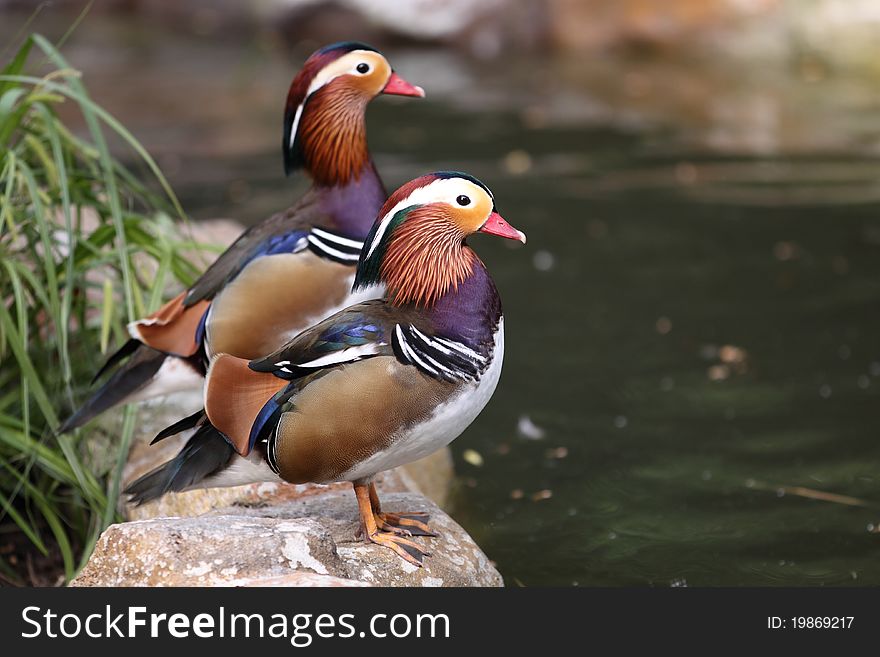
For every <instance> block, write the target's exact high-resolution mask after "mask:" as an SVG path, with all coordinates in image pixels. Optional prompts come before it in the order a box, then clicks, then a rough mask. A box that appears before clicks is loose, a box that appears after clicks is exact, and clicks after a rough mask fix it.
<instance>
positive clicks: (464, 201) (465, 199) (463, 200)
mask: <svg viewBox="0 0 880 657" xmlns="http://www.w3.org/2000/svg"><path fill="white" fill-rule="evenodd" d="M455 202H456V203H458V204H459V205H470V204H471V198H470V196H465V195H464V194H462V195H461V196H459V197H458V198H457V199H455Z"/></svg>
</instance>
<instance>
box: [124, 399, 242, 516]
mask: <svg viewBox="0 0 880 657" xmlns="http://www.w3.org/2000/svg"><path fill="white" fill-rule="evenodd" d="M190 417H192V416H190ZM187 419H189V418H187ZM178 424H179V423H178ZM169 428H170V427H169ZM234 454H235V450H234V449H233V447H232V445H230V444H229V442H228V441H227V440H226V438H225V437H224V436H223V434H222V433H220V432H219V431H217V429H215V428H214V425H212V424H211V423H210V422H208V421H207V420H205V422H204V423H203V424H202V425H201V426H200V427H199V429H198V430H197V431H196V432H195V433H194V434H193V436H192V437H191V438H190V439H189V440H188V441H187V443H186V445H184V447H183V449H181V450H180V452H179V453H178V454H177V456H175V457H174V458H173V459H171V460H170V461H168V462H167V463H164V464H162V465H160V466H159V467H158V468H156V469H155V470H153V471H151V472H148V473H147V474H145V475H144V476H142V477H140V478H139V479H137V480H136V481H134V482H133V483H132V484H130V485H129V486H128V488H126V489H125V491H124V492H125V494H126V495H129V496H130V498H129V501H130V502H133V503H135V504H137V505H141V504H144V503H146V502H150V501H152V500H155V499H158V498H160V497H162V496H163V495H164V494H165V493H170V492H180V491H184V490H187V489H189V488H192V487H194V486H196V485H198V484H199V483H200V482H201V481H203V480H204V479H205V478H206V477H209V476H211V475H212V474H215V473H216V472H219V471H220V470H222V469H223V468H225V467H226V466H227V465H228V464H229V462H230V460H231V459H232V456H233V455H234Z"/></svg>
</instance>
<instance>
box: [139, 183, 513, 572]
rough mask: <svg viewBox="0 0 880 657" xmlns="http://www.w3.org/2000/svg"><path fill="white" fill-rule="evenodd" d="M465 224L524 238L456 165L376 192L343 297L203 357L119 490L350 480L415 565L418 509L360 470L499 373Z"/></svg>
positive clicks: (482, 270)
mask: <svg viewBox="0 0 880 657" xmlns="http://www.w3.org/2000/svg"><path fill="white" fill-rule="evenodd" d="M476 232H482V233H489V234H492V235H499V236H501V237H506V238H510V239H515V240H519V241H521V242H525V235H523V233H521V232H520V231H518V230H516V229H515V228H513V227H511V226H510V225H509V224H507V223H506V222H505V221H504V219H502V218H501V216H500V215H499V214H498V213H497V212H496V210H495V205H494V199H493V197H492V194H491V192H490V191H489V190H488V189H487V188H486V187H485V185H483V184H482V183H481V182H480V181H478V180H477V179H475V178H472V177H471V176H469V175H467V174H463V173H457V172H441V173H434V174H429V175H426V176H423V177H421V178H418V179H416V180H413V181H411V182H409V183H407V184H405V185H404V186H403V187H401V188H400V189H398V190H397V191H396V192H395V193H394V194H392V195H391V197H390V198H389V199H388V200H387V201H386V203H385V205H384V206H383V207H382V210H381V212H380V213H379V216H378V219H377V220H376V223H375V225H374V227H373V229H372V230H371V232H370V233H369V235H368V236H367V238H366V242H365V248H364V249H363V251H362V253H361V256H360V260H359V263H358V268H357V277H356V279H355V283H354V287H355V289H357V290H365V289H370V288H375V287H376V286H384V288H385V290H386V291H385V294H384V296H383V298H382V299H374V300H370V301H365V302H362V303H358V304H355V305H352V306H350V307H348V308H346V309H345V310H342V311H340V312H338V313H336V314H335V315H333V316H331V317H329V318H327V319H325V320H324V321H322V322H320V323H319V324H317V325H315V326H314V327H312V328H310V329H308V330H306V331H304V332H302V333H300V334H299V335H297V336H296V337H295V338H293V339H292V340H290V341H289V342H288V343H287V344H286V345H284V346H283V347H282V348H280V349H278V350H277V351H275V352H274V353H272V354H271V355H269V356H265V357H263V358H259V359H256V360H251V361H250V362H248V361H247V359H245V358H239V357H236V356H233V355H229V354H223V353H221V354H218V355H216V356H215V357H214V358H213V359H212V362H211V366H210V368H209V370H208V376H207V384H206V388H205V409H204V412H200V413H198V414H196V415H194V416H191V417H190V418H187V419H185V420H182V421H181V422H179V423H177V424H176V425H174V426H172V427H169V428H168V429H166V430H165V431H163V432H162V433H160V434H159V436H157V440H158V439H161V438H163V437H165V436H167V435H172V434H173V433H177V432H178V431H180V430H182V429H184V428H189V427H193V426H197V427H198V429H197V430H196V432H195V433H194V434H193V436H192V437H191V438H190V439H189V441H188V442H187V444H186V446H185V447H184V448H183V449H182V450H181V452H180V453H179V454H178V455H177V456H176V457H175V458H174V459H172V460H171V461H169V462H168V463H166V464H164V465H162V466H160V467H159V468H157V469H156V470H154V471H153V472H151V473H149V474H147V475H144V476H143V477H141V478H140V479H138V480H137V481H136V482H134V483H133V484H132V485H131V486H130V487H129V488H128V490H127V491H126V492H127V493H128V494H130V495H131V496H132V501H135V502H139V503H142V502H145V501H148V500H151V499H154V498H157V497H159V496H161V495H162V494H164V493H166V492H168V491H180V490H185V489H188V488H191V487H194V486H196V485H200V486H224V485H232V484H240V483H245V482H253V481H278V480H279V479H281V480H283V481H287V482H291V483H306V482H315V483H329V482H335V481H350V482H352V483H353V485H354V490H355V494H356V496H357V500H358V508H359V511H360V518H361V524H362V527H361V531H362V533H363V536H364V537H365V540H368V541H372V542H374V543H378V544H381V545H385V546H387V547H389V548H391V549H392V550H394V551H395V552H396V553H397V554H399V555H400V556H401V557H403V558H404V559H406V560H407V561H410V562H412V563H415V564H419V565H420V564H421V561H422V557H423V556H424V555H425V554H427V553H426V552H424V551H423V550H422V548H421V547H419V545H418V544H416V543H415V542H414V541H412V540H411V539H410V538H408V536H411V535H432V534H431V532H430V530H429V528H428V527H427V525H426V524H425V523H424V522H423V519H424V518H423V517H422V518H420V517H419V516H420V514H407V513H403V514H390V513H384V512H382V510H381V507H380V505H379V499H378V496H377V493H376V489H375V486H374V484H373V483H372V480H373V477H374V475H376V474H377V473H379V472H382V471H384V470H388V469H390V468H394V467H396V466H399V465H402V464H404V463H409V462H411V461H415V460H416V459H419V458H421V457H423V456H426V455H428V454H430V453H431V452H433V451H435V450H437V449H439V448H441V447H443V446H445V445H447V444H449V443H450V442H451V441H452V440H453V439H455V438H456V437H457V436H459V435H460V434H461V433H462V432H463V431H464V430H465V428H467V427H468V425H470V423H471V422H472V421H473V420H474V419H475V418H476V417H477V415H478V414H479V413H480V411H481V410H482V409H483V407H484V406H485V405H486V404H487V403H488V401H489V399H490V398H491V396H492V394H493V392H494V391H495V387H496V385H497V383H498V379H499V376H500V374H501V362H502V358H503V354H504V320H503V317H502V311H501V299H500V298H499V295H498V291H497V290H496V288H495V284H494V283H493V281H492V278H491V277H490V276H489V273H488V271H487V270H486V267H485V265H484V264H483V263H482V261H481V260H480V259H479V258H478V257H477V255H476V254H475V253H474V251H473V250H471V248H470V247H468V246H467V244H466V238H467V237H468V236H469V235H472V234H473V233H476Z"/></svg>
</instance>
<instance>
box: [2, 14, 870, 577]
mask: <svg viewBox="0 0 880 657" xmlns="http://www.w3.org/2000/svg"><path fill="white" fill-rule="evenodd" d="M84 6H85V3H84V2H82V1H77V0H56V1H55V2H51V3H39V2H36V1H25V0H0V49H2V48H5V51H4V54H3V56H2V58H3V59H4V60H5V59H6V58H8V57H10V56H11V54H12V53H13V52H14V48H15V47H16V46H17V44H18V43H19V42H20V39H21V38H23V37H24V36H25V35H26V34H27V33H28V32H29V31H31V30H36V31H38V32H41V33H43V34H45V35H46V36H48V37H50V38H52V39H58V38H60V37H61V36H62V35H63V34H64V33H65V32H66V31H67V30H68V28H69V27H70V26H71V24H72V23H73V22H74V21H75V20H76V18H77V16H78V15H79V14H80V12H81V11H82V10H83V7H84ZM38 7H39V8H40V10H39V11H38V12H37V13H36V15H35V16H34V10H35V9H36V8H38ZM29 21H30V22H29ZM337 40H361V41H367V42H369V43H371V44H372V45H374V46H376V47H378V48H379V49H381V50H382V51H383V52H384V53H385V54H386V55H387V56H388V58H389V59H390V61H391V62H392V64H393V65H394V67H395V68H396V70H397V71H398V72H399V73H400V74H401V75H402V76H404V77H405V78H406V79H407V80H409V81H411V82H413V83H415V84H419V85H422V86H423V87H424V88H425V89H426V91H427V98H426V99H425V100H424V101H418V102H416V101H412V100H405V99H404V100H399V99H392V98H380V99H379V100H378V101H377V102H375V103H373V104H372V106H371V108H370V110H369V114H368V125H369V135H370V143H371V147H372V150H373V154H374V156H375V159H376V162H377V165H378V167H379V169H380V171H381V173H382V175H383V177H384V179H385V181H386V184H387V185H388V187H389V189H394V188H395V187H396V186H398V185H399V184H401V183H403V182H405V181H406V180H409V179H411V178H413V177H415V176H416V175H420V174H422V173H424V172H427V171H431V170H437V169H445V168H455V169H461V170H465V171H468V172H470V173H472V174H474V175H476V176H478V177H479V178H481V179H482V180H483V181H484V182H486V183H487V184H488V185H489V187H490V188H492V190H493V191H494V193H495V196H496V198H497V199H498V207H499V210H500V211H501V212H502V214H504V216H505V217H506V218H507V219H509V220H510V222H511V223H512V224H514V225H515V226H517V227H518V228H520V229H522V230H523V231H525V232H526V233H527V234H528V236H529V243H528V245H527V247H525V248H511V249H508V248H507V247H506V245H505V244H500V243H498V242H499V241H497V240H495V241H493V240H485V241H483V240H479V242H478V243H477V242H475V246H476V247H477V249H478V250H479V252H480V254H481V256H483V258H484V259H485V260H486V262H487V264H488V265H489V267H490V270H491V271H492V273H493V275H494V276H495V278H496V280H497V283H498V286H499V288H500V290H501V293H502V297H503V299H504V303H505V314H506V316H507V341H508V347H507V353H506V355H505V365H504V367H505V371H504V375H503V377H502V381H501V384H500V386H499V389H498V392H497V393H496V395H495V397H494V400H493V401H492V403H491V404H490V405H489V407H488V408H487V409H486V411H485V412H484V413H483V414H482V415H481V416H480V418H479V419H478V420H477V422H476V423H475V424H474V425H473V426H472V427H471V429H469V430H468V431H467V432H466V433H465V435H464V436H462V437H461V438H460V439H459V440H457V441H456V442H455V443H453V445H452V448H453V451H454V454H455V458H456V468H457V473H458V480H457V485H456V491H455V496H454V501H453V506H452V508H451V512H452V514H453V516H454V517H455V518H456V520H458V521H459V522H460V523H461V524H462V525H463V526H464V527H465V528H466V529H467V530H468V531H469V532H470V533H471V534H472V535H473V536H474V538H475V539H476V541H477V542H478V543H479V544H480V545H481V547H483V549H484V550H485V551H486V552H487V554H488V555H489V556H490V558H492V559H493V560H494V561H495V562H496V563H497V565H498V567H499V569H500V571H501V573H502V574H503V575H504V577H505V579H506V582H507V584H508V585H525V586H535V585H562V586H570V585H580V586H589V585H655V586H687V585H691V586H694V585H696V586H705V585H772V584H787V585H846V584H850V585H877V584H880V561H878V559H877V550H878V546H880V529H878V526H880V471H878V466H880V441H878V437H877V427H878V422H877V420H878V415H880V406H878V399H880V307H878V299H880V161H878V158H877V155H878V149H880V122H878V120H877V117H878V111H880V56H878V54H880V53H878V47H880V4H878V3H876V2H875V1H873V0H799V1H798V2H792V1H789V2H786V1H785V0H666V1H665V2H662V3H660V2H654V1H653V0H582V1H577V0H516V1H514V0H483V1H482V2H472V1H467V0H443V1H441V0H396V1H395V2H373V1H370V0H335V1H333V2H314V1H310V0H255V1H253V2H233V1H232V0H187V1H180V2H175V3H171V2H164V1H162V0H101V1H99V2H96V3H94V5H93V7H92V8H91V10H90V11H89V13H88V14H87V16H86V17H85V19H84V20H82V22H81V23H80V24H79V25H78V26H77V27H76V29H75V30H74V31H73V33H72V34H71V35H70V36H69V37H68V38H67V40H66V41H65V43H64V45H63V48H62V51H63V52H64V54H65V55H66V57H67V58H68V59H69V60H70V61H71V63H72V64H73V65H74V66H75V67H77V68H78V69H79V70H81V71H82V73H83V78H84V81H85V82H86V84H87V85H88V87H89V89H90V93H91V95H92V97H93V98H94V99H95V100H96V101H97V102H98V103H100V104H102V105H103V106H104V107H106V108H107V109H108V110H109V111H110V112H111V113H113V114H114V115H115V116H116V117H117V118H119V119H120V120H121V121H122V123H124V124H125V125H126V126H127V127H128V128H129V129H130V130H131V132H132V133H134V135H135V136H136V137H137V138H138V139H140V140H141V141H142V142H143V143H144V145H145V146H146V147H147V149H148V150H149V151H150V152H151V153H152V154H153V155H154V156H155V157H156V159H157V161H158V163H159V165H160V166H161V168H162V170H163V171H164V173H165V174H166V175H167V177H168V178H169V180H170V181H171V184H172V186H173V187H174V189H175V190H176V192H177V193H178V195H179V196H180V198H181V201H182V203H183V206H184V208H185V209H186V211H187V213H188V214H189V215H190V216H191V217H193V218H194V219H209V218H218V217H229V218H233V219H236V220H238V221H240V222H243V223H245V224H250V223H254V222H257V221H259V220H261V219H263V218H264V217H265V216H266V215H268V214H269V213H272V212H275V211H277V210H279V209H281V208H284V207H287V206H288V205H289V204H290V203H291V201H292V200H293V199H294V198H295V197H296V196H297V195H298V194H299V193H300V192H301V191H302V190H303V189H304V181H302V180H298V179H285V178H284V176H283V172H282V165H281V148H280V146H281V117H282V108H283V103H284V99H285V97H286V94H287V88H288V85H289V83H290V80H291V78H292V76H293V75H294V74H295V72H296V71H297V70H298V68H299V66H300V65H301V64H302V62H303V61H304V59H305V58H306V57H307V55H308V54H309V53H310V52H311V51H312V50H314V49H316V48H318V47H320V46H322V45H325V44H326V43H329V42H332V41H337Z"/></svg>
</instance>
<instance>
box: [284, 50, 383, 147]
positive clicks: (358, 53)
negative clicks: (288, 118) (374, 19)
mask: <svg viewBox="0 0 880 657" xmlns="http://www.w3.org/2000/svg"><path fill="white" fill-rule="evenodd" d="M369 52H371V51H368V50H352V51H351V52H350V53H347V54H345V55H343V56H342V57H340V58H339V59H337V60H334V61H332V62H330V63H329V64H327V66H325V67H324V68H322V69H321V70H320V71H318V73H317V74H316V75H315V77H314V78H313V79H312V83H311V84H310V85H309V88H308V90H307V91H306V95H305V97H304V98H303V100H302V102H301V103H300V105H299V107H297V108H296V114H294V116H293V123H292V124H291V128H290V144H288V147H289V148H293V142H294V141H296V131H297V128H299V120H300V118H301V117H302V111H303V107H304V106H305V104H306V101H307V100H308V99H309V96H311V95H312V94H313V93H315V92H316V91H317V90H318V89H320V88H321V87H323V86H324V85H326V84H329V83H330V82H332V81H333V80H335V79H336V78H338V77H339V76H340V75H345V74H346V73H350V72H351V70H352V69H351V65H350V64H349V63H348V62H349V61H351V59H352V58H356V59H363V57H364V56H365V55H366V54H367V53H369ZM373 55H375V53H373Z"/></svg>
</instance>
